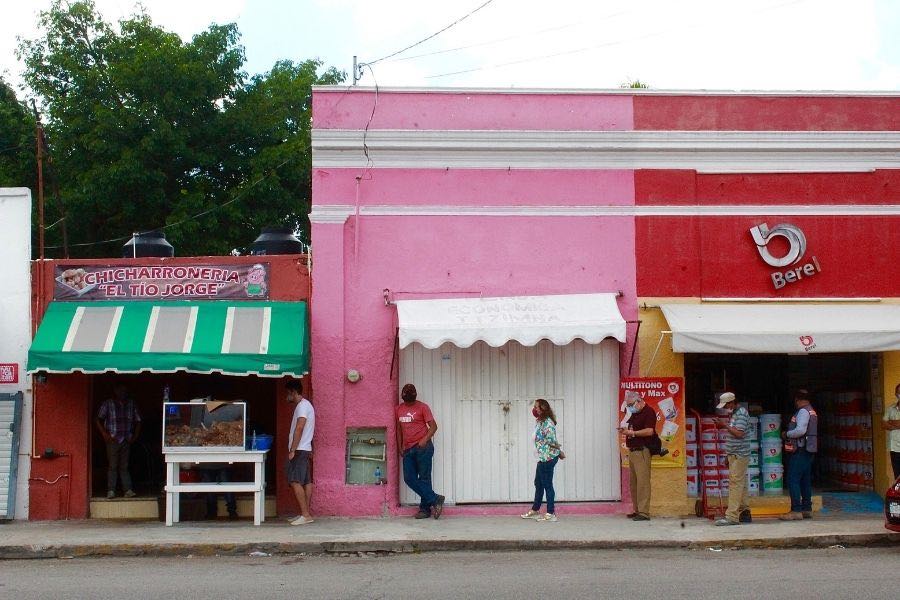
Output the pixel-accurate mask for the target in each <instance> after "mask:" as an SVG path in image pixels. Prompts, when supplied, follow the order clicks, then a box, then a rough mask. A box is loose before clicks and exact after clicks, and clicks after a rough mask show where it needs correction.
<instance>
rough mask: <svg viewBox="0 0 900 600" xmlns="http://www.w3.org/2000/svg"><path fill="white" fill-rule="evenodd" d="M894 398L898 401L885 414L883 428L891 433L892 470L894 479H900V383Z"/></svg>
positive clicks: (889, 437)
mask: <svg viewBox="0 0 900 600" xmlns="http://www.w3.org/2000/svg"><path fill="white" fill-rule="evenodd" d="M894 398H896V399H897V402H895V403H894V404H893V405H891V407H890V408H888V409H887V412H886V413H884V419H883V421H882V423H881V426H882V427H883V428H884V429H885V431H888V432H889V433H888V439H889V440H890V446H891V468H892V470H893V471H894V479H896V478H898V477H900V383H898V384H897V387H895V388H894Z"/></svg>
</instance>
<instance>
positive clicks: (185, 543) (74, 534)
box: [0, 514, 900, 559]
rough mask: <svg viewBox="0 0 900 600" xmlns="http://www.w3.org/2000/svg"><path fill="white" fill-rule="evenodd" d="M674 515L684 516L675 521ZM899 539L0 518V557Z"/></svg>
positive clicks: (874, 527)
mask: <svg viewBox="0 0 900 600" xmlns="http://www.w3.org/2000/svg"><path fill="white" fill-rule="evenodd" d="M682 524H683V525H682ZM834 544H841V545H843V546H872V545H889V544H900V534H897V533H891V532H889V531H887V530H886V529H884V525H883V520H882V518H881V516H880V515H871V514H870V515H866V516H852V517H848V516H840V517H838V516H834V517H821V518H817V519H813V520H811V521H809V520H808V521H795V522H789V523H782V522H779V521H777V520H774V519H757V521H756V522H754V523H752V524H749V525H742V526H739V527H715V526H713V524H712V522H711V521H707V520H704V519H698V518H686V519H684V520H682V519H662V518H660V519H654V520H652V521H649V522H639V523H635V522H632V521H630V520H628V519H626V518H624V517H622V516H618V515H616V516H571V517H562V518H561V519H560V521H559V522H557V523H537V522H534V521H530V520H529V521H526V520H523V519H520V518H517V517H453V516H448V517H445V518H442V519H440V520H438V521H435V520H432V519H428V520H420V521H417V520H415V519H411V518H393V519H337V518H323V519H317V520H316V522H314V523H312V524H310V525H304V526H291V525H289V524H288V523H287V522H286V521H285V520H283V519H272V520H269V521H267V522H266V523H264V524H263V525H262V526H261V527H254V526H253V524H252V522H248V521H238V522H227V521H222V522H185V523H179V524H176V525H175V526H174V527H166V526H165V525H164V524H163V523H160V522H158V521H143V522H137V523H135V522H122V521H119V522H114V521H112V522H111V521H96V520H95V521H44V522H19V521H15V522H10V521H7V522H5V523H0V559H15V558H63V557H97V556H186V555H195V556H197V555H203V556H210V555H217V554H218V555H242V554H250V553H251V552H264V553H266V554H299V553H342V552H422V551H439V550H445V551H450V550H537V549H551V548H552V549H587V548H591V549H600V548H614V549H640V548H688V549H704V548H710V547H712V548H821V547H828V546H831V545H834Z"/></svg>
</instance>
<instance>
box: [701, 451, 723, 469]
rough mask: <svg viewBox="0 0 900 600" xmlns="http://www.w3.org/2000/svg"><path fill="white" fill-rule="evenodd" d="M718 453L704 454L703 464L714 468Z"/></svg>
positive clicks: (717, 460) (716, 465) (717, 463)
mask: <svg viewBox="0 0 900 600" xmlns="http://www.w3.org/2000/svg"><path fill="white" fill-rule="evenodd" d="M719 456H720V455H719V454H704V455H703V466H704V467H713V468H716V467H718V466H719Z"/></svg>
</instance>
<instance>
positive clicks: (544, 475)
mask: <svg viewBox="0 0 900 600" xmlns="http://www.w3.org/2000/svg"><path fill="white" fill-rule="evenodd" d="M531 414H532V415H534V420H535V424H534V447H535V450H537V454H538V463H537V469H535V474H534V504H532V505H531V510H529V511H528V512H527V513H525V514H524V515H522V518H523V519H535V520H537V521H550V522H554V521H558V520H559V519H557V517H556V510H555V506H554V501H555V499H556V492H555V491H554V489H553V469H555V468H556V463H557V462H559V460H560V459H564V458H566V455H565V454H564V453H563V451H562V449H561V448H560V445H559V440H557V439H556V415H555V414H553V409H552V408H550V403H549V402H547V401H546V400H544V399H543V398H538V399H537V400H535V401H534V406H533V407H532V408H531ZM545 494H546V496H547V514H545V515H542V514H541V513H540V510H541V502H542V501H543V499H544V495H545Z"/></svg>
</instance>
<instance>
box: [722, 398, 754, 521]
mask: <svg viewBox="0 0 900 600" xmlns="http://www.w3.org/2000/svg"><path fill="white" fill-rule="evenodd" d="M736 404H737V402H735V396H734V394H733V393H732V392H725V393H724V394H722V395H721V396H719V403H718V404H717V405H716V412H717V413H719V412H720V411H721V412H725V413H730V414H729V418H726V419H722V420H720V421H719V428H720V429H723V430H725V432H726V435H725V454H726V455H727V456H728V480H729V481H728V510H727V511H726V512H725V518H723V519H719V520H718V521H716V525H738V524H740V523H749V522H750V520H751V517H750V506H749V505H748V504H747V501H748V499H749V497H750V492H749V490H748V489H747V488H748V486H747V466H748V465H749V464H750V436H749V435H748V432H749V430H750V413H748V412H747V409H746V408H744V407H743V406H736Z"/></svg>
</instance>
